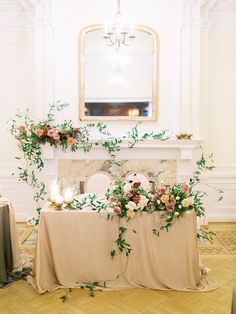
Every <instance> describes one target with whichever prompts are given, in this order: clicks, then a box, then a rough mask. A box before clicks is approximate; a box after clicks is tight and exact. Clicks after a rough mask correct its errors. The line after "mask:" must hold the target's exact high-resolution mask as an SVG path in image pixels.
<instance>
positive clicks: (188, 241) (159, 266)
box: [28, 208, 217, 293]
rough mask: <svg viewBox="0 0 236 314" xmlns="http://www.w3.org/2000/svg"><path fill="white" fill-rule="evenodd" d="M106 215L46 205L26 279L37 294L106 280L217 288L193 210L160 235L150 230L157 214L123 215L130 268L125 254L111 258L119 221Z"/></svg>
mask: <svg viewBox="0 0 236 314" xmlns="http://www.w3.org/2000/svg"><path fill="white" fill-rule="evenodd" d="M106 215H107V213H101V214H98V213H96V212H92V211H90V212H89V211H56V210H49V209H47V208H46V209H44V210H42V212H41V216H40V224H39V229H38V240H37V251H36V259H35V263H34V268H33V277H31V278H29V279H28V280H29V282H30V283H31V284H32V285H33V286H34V287H35V289H36V290H37V291H38V292H39V293H44V292H46V291H53V290H55V289H57V288H59V287H71V288H74V287H79V286H80V285H81V284H84V283H93V282H95V281H103V280H107V281H108V282H107V285H106V286H107V287H108V288H114V289H118V288H131V287H148V288H151V289H158V290H168V289H173V290H181V291H209V290H212V289H215V288H216V287H217V284H216V283H215V282H213V281H211V280H209V279H208V277H207V274H206V270H205V268H204V267H203V266H201V265H200V261H199V255H198V249H197V240H196V217H195V215H194V213H191V214H188V215H185V217H184V218H180V219H179V220H177V221H176V223H175V225H174V226H173V227H172V228H171V230H170V231H169V232H165V231H162V232H161V234H160V236H159V237H157V236H156V235H154V234H153V233H152V229H153V227H154V221H157V220H158V219H159V215H158V213H155V214H152V215H149V214H146V213H142V215H139V214H136V216H135V217H134V218H133V219H132V220H131V221H130V222H129V223H128V224H127V223H124V222H123V220H122V222H121V223H122V224H123V225H124V226H125V227H127V228H128V231H127V233H126V234H125V238H126V241H127V242H128V243H130V244H131V247H132V249H133V250H132V253H131V255H130V257H129V260H128V265H127V269H126V257H125V254H118V255H117V256H115V257H114V259H111V255H110V252H111V250H112V249H114V248H116V247H115V246H114V241H115V240H116V239H117V235H118V228H119V220H118V217H114V219H113V220H112V221H108V220H107V219H106ZM133 229H134V230H135V231H136V233H134V232H133ZM118 274H121V275H120V277H119V278H118V279H116V277H117V275H118Z"/></svg>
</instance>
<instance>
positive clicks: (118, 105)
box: [80, 25, 157, 120]
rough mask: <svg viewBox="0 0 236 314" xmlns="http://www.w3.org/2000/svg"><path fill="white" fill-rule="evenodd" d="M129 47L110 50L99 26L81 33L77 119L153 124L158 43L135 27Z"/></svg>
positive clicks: (146, 32)
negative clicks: (119, 120) (133, 36)
mask: <svg viewBox="0 0 236 314" xmlns="http://www.w3.org/2000/svg"><path fill="white" fill-rule="evenodd" d="M134 31H135V39H134V40H132V43H131V44H130V45H128V46H120V47H119V48H117V47H110V46H108V45H106V42H105V41H104V29H103V27H102V26H101V25H98V26H91V27H87V28H85V29H84V30H83V31H82V35H81V42H80V45H81V46H80V62H81V63H80V65H81V72H80V119H81V120H106V119H112V120H115V119H123V120H130V119H131V120H134V119H135V120H155V119H156V113H157V39H156V34H155V33H154V32H153V31H152V30H151V29H149V28H145V27H135V30H134Z"/></svg>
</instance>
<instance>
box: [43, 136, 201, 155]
mask: <svg viewBox="0 0 236 314" xmlns="http://www.w3.org/2000/svg"><path fill="white" fill-rule="evenodd" d="M105 140H106V139H104V141H105ZM94 142H95V141H94ZM91 143H93V141H91ZM201 143H202V141H198V140H165V141H157V140H145V141H139V142H137V143H136V144H135V145H134V147H132V148H130V147H129V140H128V139H123V140H122V143H121V144H120V148H121V150H120V152H118V153H117V159H133V158H135V159H155V158H156V159H181V160H191V159H192V158H193V151H194V150H195V149H197V148H199V147H200V145H201ZM42 151H43V159H44V160H52V159H109V155H108V153H107V152H106V150H105V149H104V147H102V146H101V145H96V146H93V148H92V149H91V150H90V151H89V152H87V153H84V152H83V150H82V149H81V150H80V149H79V150H78V151H77V152H71V151H69V150H68V151H66V152H63V151H62V150H60V149H57V148H54V147H53V146H50V145H49V144H45V145H44V146H43V149H42ZM137 154H138V155H137ZM129 155H130V158H129Z"/></svg>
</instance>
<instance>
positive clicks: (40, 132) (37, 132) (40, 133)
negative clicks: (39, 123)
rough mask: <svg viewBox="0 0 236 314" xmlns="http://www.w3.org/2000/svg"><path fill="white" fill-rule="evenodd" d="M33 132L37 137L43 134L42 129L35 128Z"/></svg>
mask: <svg viewBox="0 0 236 314" xmlns="http://www.w3.org/2000/svg"><path fill="white" fill-rule="evenodd" d="M35 134H36V135H37V136H38V137H41V136H43V135H44V130H36V131H35Z"/></svg>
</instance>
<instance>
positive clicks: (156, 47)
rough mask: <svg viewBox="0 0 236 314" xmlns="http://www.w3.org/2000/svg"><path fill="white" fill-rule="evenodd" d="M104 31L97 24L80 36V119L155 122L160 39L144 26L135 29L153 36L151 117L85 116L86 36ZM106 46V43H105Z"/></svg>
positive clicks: (102, 26)
mask: <svg viewBox="0 0 236 314" xmlns="http://www.w3.org/2000/svg"><path fill="white" fill-rule="evenodd" d="M102 29H104V25H102V24H96V25H89V26H86V27H84V28H83V29H82V30H81V31H80V34H79V119H80V120H82V121H99V120H100V121H101V120H102V121H107V120H113V121H114V120H116V121H117V120H118V121H122V120H123V121H130V120H134V121H155V120H157V111H158V76H159V39H158V36H157V33H156V32H155V30H154V29H152V28H151V27H148V26H144V25H135V27H134V29H135V30H138V31H142V32H145V33H147V34H149V35H151V37H152V40H153V51H152V56H153V61H152V62H153V75H152V95H151V102H152V113H151V116H149V117H145V116H87V115H85V114H84V113H85V109H86V108H85V37H86V34H88V33H89V32H92V31H96V30H102ZM104 44H105V43H104Z"/></svg>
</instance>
